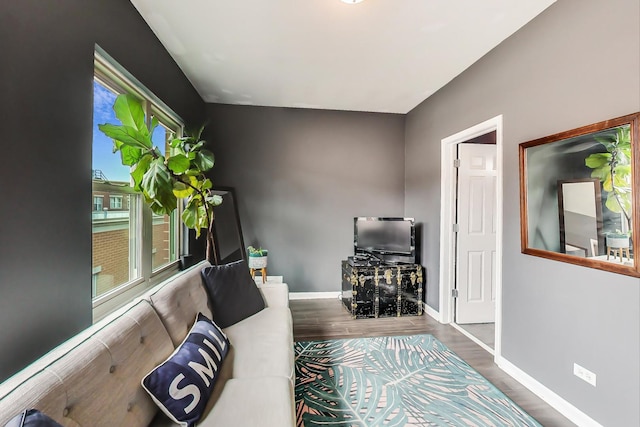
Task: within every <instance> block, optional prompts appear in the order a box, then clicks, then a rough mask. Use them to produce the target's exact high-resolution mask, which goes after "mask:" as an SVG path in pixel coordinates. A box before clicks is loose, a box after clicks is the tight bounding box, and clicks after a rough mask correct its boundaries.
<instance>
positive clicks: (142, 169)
mask: <svg viewBox="0 0 640 427" xmlns="http://www.w3.org/2000/svg"><path fill="white" fill-rule="evenodd" d="M152 160H153V156H152V155H151V154H145V155H144V156H142V157H141V158H140V160H139V161H138V163H137V164H136V165H135V167H134V168H133V170H132V171H131V177H132V178H133V184H134V187H133V188H134V189H135V190H136V191H142V178H143V177H144V174H145V173H147V171H148V170H149V165H150V164H151V161H152Z"/></svg>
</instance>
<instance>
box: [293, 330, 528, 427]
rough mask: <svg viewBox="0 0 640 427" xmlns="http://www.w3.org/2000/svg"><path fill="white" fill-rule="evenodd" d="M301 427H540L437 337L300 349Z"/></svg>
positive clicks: (335, 343) (300, 344)
mask: <svg viewBox="0 0 640 427" xmlns="http://www.w3.org/2000/svg"><path fill="white" fill-rule="evenodd" d="M295 357H296V386H295V395H296V412H297V425H298V426H299V427H302V426H304V427H315V426H340V427H347V426H349V427H351V426H359V427H369V426H465V427H468V426H479V427H480V426H516V427H523V426H536V427H540V424H539V423H538V422H536V421H535V420H534V419H533V418H532V417H531V416H529V415H528V414H527V413H526V412H524V411H523V410H522V409H520V408H519V407H518V406H517V405H516V404H515V403H513V402H512V401H511V400H510V399H509V398H508V397H507V396H505V395H504V394H503V393H502V392H501V391H500V390H498V389H497V388H496V387H495V386H494V385H493V384H491V383H490V382H489V381H487V380H486V379H485V378H484V377H483V376H481V375H480V374H479V373H478V372H476V371H475V370H474V369H473V368H471V367H470V366H469V365H467V364H466V363H465V362H464V361H463V360H462V359H460V358H459V357H458V356H457V355H456V354H455V353H454V352H452V351H451V350H449V349H448V348H447V347H446V346H445V345H444V344H442V343H441V342H440V341H438V340H437V339H435V338H434V337H433V336H431V335H413V336H401V337H376V338H358V339H342V340H327V341H308V342H298V343H296V344H295Z"/></svg>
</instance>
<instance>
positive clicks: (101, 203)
mask: <svg viewBox="0 0 640 427" xmlns="http://www.w3.org/2000/svg"><path fill="white" fill-rule="evenodd" d="M98 200H100V209H96V207H97V206H98V203H96V202H97V201H98ZM103 209H104V196H101V195H94V196H93V211H94V212H101V211H102V210H103Z"/></svg>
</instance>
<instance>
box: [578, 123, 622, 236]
mask: <svg viewBox="0 0 640 427" xmlns="http://www.w3.org/2000/svg"><path fill="white" fill-rule="evenodd" d="M594 139H595V140H596V141H598V142H599V143H600V144H602V146H603V147H604V149H605V150H606V151H605V152H602V153H594V154H591V155H589V157H587V158H586V159H585V165H587V166H588V167H590V168H591V169H593V172H591V176H592V177H593V178H598V179H599V180H600V181H601V182H602V188H603V190H604V191H606V192H607V199H606V202H605V206H606V207H607V208H608V209H609V210H610V211H611V212H615V213H621V214H623V215H624V220H625V222H626V230H627V231H631V127H630V126H629V125H624V126H619V127H617V128H615V132H610V133H609V134H607V135H603V136H594ZM620 233H621V231H618V234H620Z"/></svg>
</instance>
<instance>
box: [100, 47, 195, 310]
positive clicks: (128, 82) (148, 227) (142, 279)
mask: <svg viewBox="0 0 640 427" xmlns="http://www.w3.org/2000/svg"><path fill="white" fill-rule="evenodd" d="M94 79H95V80H97V81H98V82H99V83H100V84H102V85H104V86H106V87H108V88H110V89H112V90H114V91H115V92H117V93H130V94H133V95H134V96H136V97H138V98H139V99H140V100H142V103H143V108H144V109H145V115H146V117H147V120H148V121H149V122H150V121H151V117H153V116H155V117H156V118H157V119H158V120H159V121H161V122H162V123H163V124H164V125H166V126H168V127H170V128H171V129H176V136H178V137H180V136H182V135H183V129H184V123H183V121H182V119H181V118H180V117H179V116H178V115H177V114H176V113H175V112H173V111H172V110H171V109H170V108H169V107H168V106H167V105H166V104H164V103H163V102H162V101H161V100H160V99H158V98H157V97H156V96H155V95H153V94H152V93H151V91H149V90H148V89H146V88H145V87H144V86H143V85H142V84H141V83H140V82H139V81H138V80H136V79H135V78H134V77H133V76H132V75H131V74H129V73H128V72H127V71H126V70H125V69H124V68H122V67H121V66H120V65H119V64H118V63H117V62H116V61H115V60H113V58H111V57H110V56H109V55H108V54H107V53H106V52H104V50H102V49H101V48H100V47H99V46H97V45H96V50H95V56H94ZM128 204H129V206H128V208H129V209H130V211H131V212H132V218H131V221H130V227H131V229H130V233H132V234H130V235H132V236H134V235H135V236H136V239H137V240H138V242H140V243H139V245H138V246H139V247H140V251H139V253H137V254H135V255H134V256H131V254H134V253H135V252H136V250H135V243H132V246H134V247H130V251H129V253H130V268H131V269H134V271H132V272H130V277H133V278H134V279H132V280H130V281H128V282H126V283H124V284H122V285H120V286H118V287H116V288H114V289H113V290H111V291H109V292H106V293H104V294H102V295H99V296H97V297H94V298H93V320H94V322H95V321H98V320H99V319H101V318H103V317H104V316H106V315H107V314H109V313H111V312H112V311H114V310H116V309H117V308H119V307H121V306H122V305H124V304H126V303H128V302H129V301H131V300H132V299H133V298H135V297H136V296H139V295H140V294H142V293H143V292H144V291H145V290H147V289H149V288H151V287H152V286H154V285H155V284H157V283H159V282H160V281H162V280H164V279H166V278H168V277H170V276H171V275H174V274H176V273H177V272H178V270H179V263H180V254H184V253H186V252H187V251H188V248H185V247H183V241H184V238H183V237H184V236H183V227H181V226H180V221H179V218H180V214H181V210H182V206H181V204H180V203H178V207H177V212H175V215H177V219H178V220H176V221H175V224H176V226H175V229H174V230H173V232H174V233H175V247H172V248H171V249H170V252H171V253H175V254H176V255H177V256H176V260H174V261H172V262H170V263H168V264H166V265H164V266H162V267H160V268H158V269H156V270H153V269H152V265H151V264H152V246H153V245H152V239H153V237H152V236H153V223H152V222H153V221H152V212H151V209H150V208H149V207H148V206H147V205H146V204H145V203H143V202H142V197H141V196H140V195H131V196H130V198H129V203H128ZM103 206H104V204H103ZM122 206H124V200H122ZM134 213H135V214H134ZM134 216H136V218H134ZM137 224H142V226H141V227H138V226H137ZM131 240H132V241H133V240H135V239H131ZM92 281H93V280H92Z"/></svg>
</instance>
